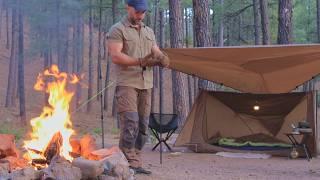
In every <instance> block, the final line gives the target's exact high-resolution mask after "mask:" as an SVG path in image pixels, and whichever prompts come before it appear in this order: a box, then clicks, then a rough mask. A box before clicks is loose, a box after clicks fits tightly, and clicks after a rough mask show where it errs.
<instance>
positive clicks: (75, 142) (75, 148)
mask: <svg viewBox="0 0 320 180" xmlns="http://www.w3.org/2000/svg"><path fill="white" fill-rule="evenodd" d="M70 145H71V147H72V155H71V156H72V157H80V155H81V145H80V140H79V139H70Z"/></svg>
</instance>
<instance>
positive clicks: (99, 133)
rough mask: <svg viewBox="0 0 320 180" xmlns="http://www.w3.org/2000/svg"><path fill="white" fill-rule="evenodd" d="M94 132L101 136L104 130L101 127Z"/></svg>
mask: <svg viewBox="0 0 320 180" xmlns="http://www.w3.org/2000/svg"><path fill="white" fill-rule="evenodd" d="M92 131H93V133H94V134H96V135H99V136H100V135H101V134H102V129H101V128H99V127H97V128H94V129H93V130H92Z"/></svg>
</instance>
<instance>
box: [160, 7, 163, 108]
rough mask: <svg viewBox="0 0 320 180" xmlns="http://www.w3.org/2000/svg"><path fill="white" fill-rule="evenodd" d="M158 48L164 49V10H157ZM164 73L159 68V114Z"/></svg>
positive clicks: (161, 105) (161, 103)
mask: <svg viewBox="0 0 320 180" xmlns="http://www.w3.org/2000/svg"><path fill="white" fill-rule="evenodd" d="M159 47H160V48H164V10H163V9H161V8H160V9H159ZM163 78H164V73H163V68H162V67H159V113H160V114H162V113H163V109H164V106H163V105H164V102H163V97H164V95H163V90H164V89H163V84H164V81H163Z"/></svg>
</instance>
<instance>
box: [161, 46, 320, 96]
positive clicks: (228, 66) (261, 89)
mask: <svg viewBox="0 0 320 180" xmlns="http://www.w3.org/2000/svg"><path fill="white" fill-rule="evenodd" d="M164 51H165V52H166V53H167V54H168V55H169V57H170V59H171V64H170V68H171V69H175V70H178V71H180V72H184V73H187V74H194V75H195V76H198V77H201V78H203V79H207V80H211V81H214V82H216V83H221V84H224V85H226V86H229V87H231V88H234V89H237V90H240V91H242V92H250V93H286V92H290V91H291V90H293V89H295V88H296V87H297V86H299V85H301V84H303V83H304V82H305V81H308V80H310V79H311V78H312V77H314V76H316V75H317V74H318V73H319V72H320V45H290V46H254V47H212V48H181V49H164Z"/></svg>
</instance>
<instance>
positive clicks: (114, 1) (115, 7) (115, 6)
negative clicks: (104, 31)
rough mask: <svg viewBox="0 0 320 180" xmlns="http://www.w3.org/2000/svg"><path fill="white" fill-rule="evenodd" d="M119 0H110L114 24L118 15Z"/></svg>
mask: <svg viewBox="0 0 320 180" xmlns="http://www.w3.org/2000/svg"><path fill="white" fill-rule="evenodd" d="M119 2H120V1H119V0H112V23H113V24H115V23H116V22H117V21H118V18H119V17H120V11H119Z"/></svg>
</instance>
